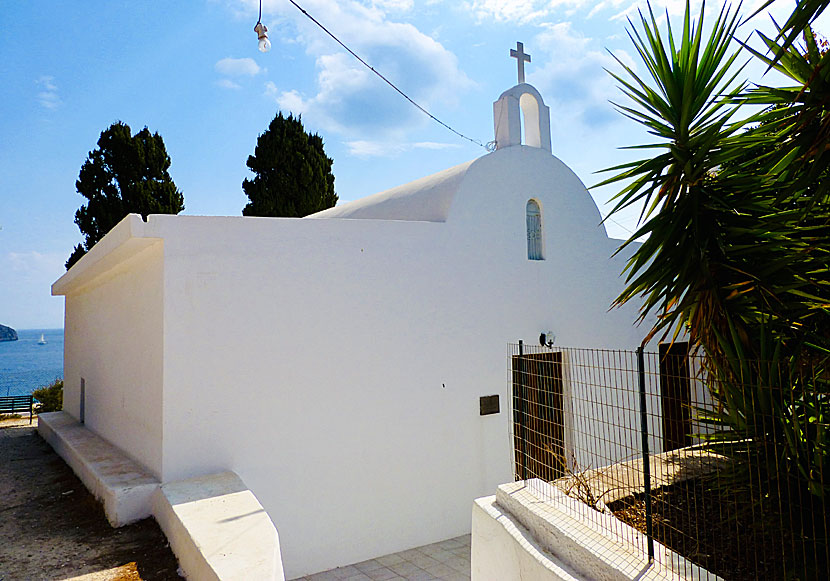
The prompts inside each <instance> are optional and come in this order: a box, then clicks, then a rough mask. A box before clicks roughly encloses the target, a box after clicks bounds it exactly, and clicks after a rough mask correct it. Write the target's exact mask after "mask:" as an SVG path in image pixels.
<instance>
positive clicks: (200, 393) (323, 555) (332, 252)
mask: <svg viewBox="0 0 830 581" xmlns="http://www.w3.org/2000/svg"><path fill="white" fill-rule="evenodd" d="M531 197H532V198H535V199H537V200H538V201H539V202H540V205H541V207H542V215H543V222H544V235H545V243H544V245H545V256H546V260H544V261H530V260H528V259H527V243H526V228H525V207H526V203H527V200H528V199H529V198H531ZM412 202H413V203H415V204H417V203H419V202H418V200H417V199H413V201H412ZM599 221H600V215H599V212H598V211H597V209H596V206H595V205H594V203H593V201H592V200H591V198H590V196H589V195H588V193H587V192H586V191H585V189H584V187H583V186H582V184H581V182H580V181H579V180H578V178H576V176H575V175H574V174H573V173H572V172H571V171H570V170H568V169H567V167H565V166H564V164H562V163H561V162H560V161H559V160H557V159H556V158H553V157H552V156H550V154H549V153H547V152H545V151H543V150H540V149H535V148H528V147H521V146H516V147H511V148H506V149H501V150H499V151H497V152H495V153H493V154H490V155H488V156H485V157H483V158H481V159H479V160H477V161H475V162H474V163H473V164H471V165H470V167H469V168H468V169H467V170H466V175H465V176H464V178H463V180H460V186H459V189H458V191H457V193H456V195H455V197H454V199H453V201H452V205H451V207H450V211H449V216H448V218H447V221H446V222H445V223H441V222H407V221H393V220H359V219H306V220H296V219H267V218H226V217H223V218H209V217H190V216H151V217H150V219H149V222H148V223H147V224H140V226H141V227H143V233H142V234H140V236H142V237H146V238H149V239H156V238H157V239H163V241H164V267H163V276H162V278H163V280H164V296H163V305H164V306H163V313H164V315H163V324H162V325H160V326H159V325H157V326H156V329H158V328H159V327H162V328H163V335H162V334H161V333H158V334H157V335H156V338H155V339H152V340H151V342H152V343H153V344H154V345H155V346H159V347H160V346H161V345H163V346H164V357H163V362H162V361H159V359H158V357H157V356H156V355H155V354H154V353H149V352H147V353H144V352H140V351H137V352H135V353H132V354H130V355H131V356H132V357H136V358H139V357H140V358H141V360H142V363H143V364H144V365H146V366H147V367H152V368H154V369H161V368H162V367H163V385H164V389H163V426H162V429H161V433H163V453H162V467H161V477H162V479H163V480H164V481H171V480H178V479H183V478H187V477H192V476H196V475H200V474H206V473H211V472H217V471H221V470H233V471H234V472H236V473H237V474H239V476H240V477H241V478H242V479H243V480H244V481H245V482H246V483H247V484H248V485H249V486H250V488H251V490H252V491H253V492H254V493H255V494H256V496H257V498H258V499H260V501H261V503H262V505H263V506H264V507H265V508H266V510H267V511H268V513H269V515H270V516H271V518H272V520H273V522H274V523H275V524H276V526H277V528H278V530H279V533H280V540H281V548H282V554H283V559H284V564H285V572H286V577H287V578H292V577H296V576H299V575H302V574H307V573H314V572H317V571H321V570H324V569H327V568H330V567H334V566H337V565H343V564H347V563H351V562H356V561H360V560H363V559H367V558H371V557H376V556H379V555H382V554H386V553H390V552H394V551H398V550H402V549H406V548H410V547H413V546H417V545H421V544H425V543H430V542H433V541H437V540H441V539H445V538H448V537H452V536H455V535H459V534H462V533H466V532H469V530H470V514H469V506H470V502H471V501H472V499H474V498H476V497H480V496H483V495H485V494H489V493H491V492H492V491H493V490H494V489H495V488H496V486H497V485H498V484H500V483H503V482H507V481H509V480H511V478H512V470H513V467H512V454H511V441H510V438H509V435H508V434H509V427H508V420H509V417H508V413H507V409H508V402H507V383H508V381H507V380H508V370H507V353H506V349H507V343H508V342H515V341H516V340H518V339H524V340H525V341H528V342H535V341H536V340H537V338H538V336H539V333H540V332H541V331H548V330H551V331H553V332H554V333H555V334H556V336H557V342H558V343H559V344H563V345H577V346H579V345H587V346H593V347H611V348H631V349H633V348H634V347H636V346H637V345H638V344H639V342H640V337H641V332H640V331H638V330H637V329H634V328H633V327H632V322H633V321H634V319H635V317H636V313H635V311H634V310H633V309H627V310H615V311H612V312H610V313H609V312H608V306H609V304H610V302H611V300H612V299H613V298H614V297H615V296H616V295H617V294H618V293H619V290H620V289H621V281H620V279H619V272H620V271H621V270H622V266H623V262H622V259H618V260H611V259H609V256H610V254H611V253H612V252H613V250H614V249H615V248H616V246H617V243H616V242H614V241H610V240H609V239H608V238H607V237H606V235H605V231H604V229H603V228H602V227H601V226H599ZM138 226H139V225H136V227H138ZM136 235H137V236H139V235H138V234H136ZM109 288H110V290H109V291H108V292H110V293H111V294H112V297H107V300H108V301H109V300H112V301H114V302H115V303H118V301H119V300H120V298H123V297H126V296H129V290H128V289H127V288H122V287H119V286H111V287H109ZM85 300H86V299H85ZM74 309H75V307H74V303H71V302H69V303H68V308H67V311H73V310H74ZM159 311H160V309H159ZM84 316H86V315H84ZM155 316H156V315H154V316H152V317H149V318H148V320H150V319H153V320H154V317H155ZM73 317H74V315H73ZM82 318H83V317H82ZM100 324H102V325H106V324H107V323H106V322H104V321H102V322H101V323H100ZM68 338H69V336H68ZM68 340H69V339H68ZM67 355H68V357H67V359H70V358H72V357H80V356H79V355H78V354H77V353H75V354H70V353H69V352H68V353H67ZM119 377H120V379H119ZM119 381H120V385H116V384H117V383H119ZM134 381H135V379H134V378H131V377H129V375H128V374H122V375H118V374H116V377H115V378H113V379H112V381H111V383H112V385H113V387H112V389H114V390H116V391H117V392H118V393H120V392H122V391H124V390H125V388H124V387H122V386H128V385H131V384H132V383H134ZM491 394H499V395H500V400H501V401H500V403H501V409H502V412H501V413H500V414H498V415H494V416H485V417H482V416H480V415H479V397H480V396H483V395H491ZM109 405H111V406H115V405H117V402H111V403H110V404H109ZM143 405H144V408H146V410H147V413H150V414H151V415H153V416H154V417H156V414H154V413H153V412H154V410H155V409H157V407H154V406H156V402H155V401H147V402H145V403H144V404H143ZM104 435H105V437H108V436H107V435H106V434H104ZM116 443H118V442H116ZM119 445H121V444H119ZM144 445H148V444H145V443H142V442H138V441H129V442H125V444H124V446H125V447H126V449H127V451H128V453H131V454H132V455H134V456H137V457H138V456H141V457H145V456H153V457H155V456H154V454H155V452H151V451H140V452H138V451H133V450H132V448H135V447H139V448H140V447H142V446H144Z"/></svg>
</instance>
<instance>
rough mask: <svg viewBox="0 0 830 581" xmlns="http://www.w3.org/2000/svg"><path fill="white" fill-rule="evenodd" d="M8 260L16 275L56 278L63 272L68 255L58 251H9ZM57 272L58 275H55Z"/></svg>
mask: <svg viewBox="0 0 830 581" xmlns="http://www.w3.org/2000/svg"><path fill="white" fill-rule="evenodd" d="M6 260H7V263H8V265H9V268H10V269H11V271H12V272H13V273H15V276H17V277H19V278H24V279H32V278H33V279H41V278H46V279H49V280H56V279H57V278H58V276H60V275H61V274H62V272H63V267H64V263H65V262H66V256H63V255H61V254H57V253H47V254H44V253H41V252H37V251H34V250H32V251H29V252H8V253H7V254H6ZM56 273H57V275H58V276H55V274H56Z"/></svg>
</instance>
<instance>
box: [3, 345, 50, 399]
mask: <svg viewBox="0 0 830 581" xmlns="http://www.w3.org/2000/svg"><path fill="white" fill-rule="evenodd" d="M41 334H43V338H44V339H46V344H45V345H38V341H39V340H40V335H41ZM17 336H18V340H17V341H0V395H27V394H30V393H32V390H35V389H37V388H38V387H42V386H44V385H49V384H50V383H52V382H53V381H55V379H59V378H62V377H63V329H22V330H21V329H17Z"/></svg>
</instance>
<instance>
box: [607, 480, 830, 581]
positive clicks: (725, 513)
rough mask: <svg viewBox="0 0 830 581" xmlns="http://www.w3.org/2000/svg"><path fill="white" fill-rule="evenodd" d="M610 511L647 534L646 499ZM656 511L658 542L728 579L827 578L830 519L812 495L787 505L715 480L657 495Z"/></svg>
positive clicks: (622, 502)
mask: <svg viewBox="0 0 830 581" xmlns="http://www.w3.org/2000/svg"><path fill="white" fill-rule="evenodd" d="M608 508H610V509H611V510H612V511H613V512H614V515H615V516H616V517H617V518H619V519H620V520H622V521H623V522H625V523H627V524H629V525H631V526H633V527H634V528H636V529H638V530H639V531H641V532H643V533H645V532H646V525H647V520H646V515H645V500H644V495H643V494H636V495H633V496H629V497H627V498H623V499H620V500H618V501H616V502H613V503H610V504H609V505H608ZM651 510H652V523H653V525H652V526H653V532H654V538H655V539H656V540H657V541H659V542H660V543H662V544H664V545H666V546H667V547H669V548H670V549H672V550H674V551H676V552H677V553H680V554H681V555H683V556H684V557H686V558H687V559H689V560H691V561H693V562H694V563H696V564H698V565H700V566H702V567H704V568H705V569H707V570H708V571H710V572H712V573H715V574H717V575H718V576H720V577H722V578H723V579H726V580H728V581H755V580H757V579H776V580H779V579H780V580H796V579H798V580H807V579H821V580H822V581H823V580H825V579H827V571H828V564H830V546H828V535H827V526H828V518H827V517H828V515H827V514H826V509H825V508H824V505H823V503H821V502H820V501H819V500H817V499H815V498H814V497H812V496H811V495H809V494H806V495H800V496H798V497H797V498H792V497H791V498H788V499H785V500H782V499H780V497H779V496H778V495H777V494H772V493H771V491H764V490H762V487H756V488H754V489H752V490H747V489H746V487H745V486H741V485H736V484H734V483H726V482H724V481H723V480H719V479H718V478H717V477H716V476H709V477H701V478H697V479H694V480H688V481H684V482H680V483H678V484H674V485H671V486H666V487H663V488H658V489H655V490H653V491H652V500H651Z"/></svg>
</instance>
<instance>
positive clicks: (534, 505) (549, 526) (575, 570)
mask: <svg viewBox="0 0 830 581" xmlns="http://www.w3.org/2000/svg"><path fill="white" fill-rule="evenodd" d="M471 546H472V554H471V566H472V579H473V580H474V581H526V580H528V579H532V580H538V581H576V580H581V579H603V580H607V581H677V580H685V579H688V580H689V581H692V580H694V581H703V580H706V581H721V579H720V577H718V576H717V575H714V574H712V573H710V572H709V571H706V570H705V569H702V568H701V567H698V566H697V565H694V564H693V563H692V562H691V561H688V560H686V559H685V558H683V557H682V556H680V555H679V554H677V553H675V552H674V551H672V550H670V549H668V548H667V547H666V546H664V545H662V544H660V543H658V542H656V541H655V542H654V559H653V561H650V560H649V558H648V554H647V551H646V537H645V535H643V534H642V533H640V532H639V531H637V530H636V529H634V528H632V527H630V526H628V525H626V524H625V523H623V522H621V521H619V520H618V519H616V517H614V516H613V515H611V514H602V513H599V512H597V511H595V510H594V509H593V508H591V507H589V506H588V505H586V504H584V503H582V502H580V501H579V500H576V499H574V498H571V497H569V496H566V495H565V494H564V493H563V492H562V491H561V490H559V489H558V488H556V487H555V486H553V485H551V484H549V483H547V482H543V481H541V480H538V479H533V480H528V481H524V482H511V483H509V484H503V485H501V486H499V487H498V491H497V493H496V495H495V497H492V496H491V497H487V498H480V499H478V500H476V502H475V503H474V504H473V533H472V545H471Z"/></svg>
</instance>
